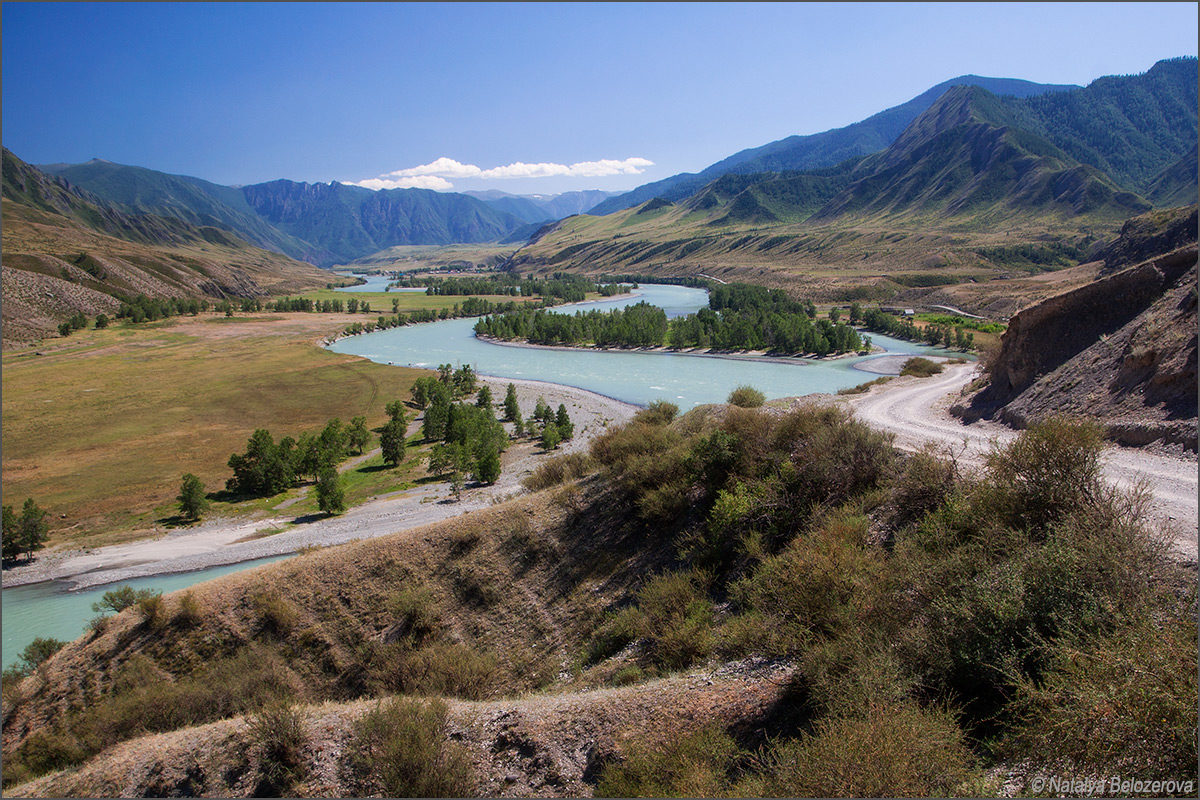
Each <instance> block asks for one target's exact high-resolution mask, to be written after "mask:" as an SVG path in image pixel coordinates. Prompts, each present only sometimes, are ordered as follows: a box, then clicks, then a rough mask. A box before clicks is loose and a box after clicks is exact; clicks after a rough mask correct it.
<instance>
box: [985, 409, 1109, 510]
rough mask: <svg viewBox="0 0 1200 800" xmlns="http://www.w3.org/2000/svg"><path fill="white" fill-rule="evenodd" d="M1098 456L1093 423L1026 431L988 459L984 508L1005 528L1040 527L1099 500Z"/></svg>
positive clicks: (1059, 422) (1054, 423)
mask: <svg viewBox="0 0 1200 800" xmlns="http://www.w3.org/2000/svg"><path fill="white" fill-rule="evenodd" d="M1100 451H1101V434H1100V428H1099V426H1098V425H1096V424H1095V423H1091V422H1082V421H1069V420H1066V419H1061V418H1051V419H1047V420H1045V421H1042V422H1039V423H1036V424H1034V425H1030V426H1029V428H1028V430H1025V431H1022V432H1021V435H1020V436H1018V437H1017V438H1016V439H1015V440H1013V441H1012V443H1010V444H1009V445H1008V446H1006V447H998V448H996V449H995V450H993V451H992V452H991V453H990V454H989V455H988V457H987V465H988V485H989V487H990V488H991V490H992V491H991V492H990V494H989V496H988V497H987V498H986V500H985V502H986V503H987V504H988V505H989V506H991V507H992V508H993V509H994V510H995V511H996V512H997V513H999V514H1000V515H1001V517H1002V519H1004V521H1005V522H1007V523H1008V524H1011V525H1018V526H1033V527H1044V526H1045V525H1047V524H1048V523H1049V522H1050V521H1051V520H1053V519H1056V518H1059V517H1062V516H1064V515H1065V514H1068V513H1070V512H1072V511H1076V510H1079V509H1082V508H1083V507H1084V506H1086V505H1088V504H1091V503H1093V502H1094V501H1095V499H1096V498H1097V497H1098V495H1099V493H1100V486H1101V482H1100V481H1101V479H1100Z"/></svg>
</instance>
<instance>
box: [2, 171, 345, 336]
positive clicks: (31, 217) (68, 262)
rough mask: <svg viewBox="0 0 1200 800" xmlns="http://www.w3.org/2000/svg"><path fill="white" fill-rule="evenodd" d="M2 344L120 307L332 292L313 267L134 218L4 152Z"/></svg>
mask: <svg viewBox="0 0 1200 800" xmlns="http://www.w3.org/2000/svg"><path fill="white" fill-rule="evenodd" d="M3 172H4V187H3V220H4V225H3V252H4V268H3V270H2V272H0V275H2V279H3V297H4V312H3V313H4V328H3V332H4V341H5V343H6V344H7V343H10V342H15V341H23V340H33V339H39V338H42V337H44V336H45V335H47V334H49V333H50V332H51V331H53V330H54V329H55V328H56V327H57V325H58V323H59V322H60V321H61V320H63V319H65V318H66V317H68V316H70V315H71V314H74V313H76V312H83V313H85V314H87V315H89V316H92V315H96V314H100V313H105V314H108V315H110V316H111V315H112V314H113V313H114V312H115V311H116V310H117V308H118V306H119V305H120V303H121V301H122V300H128V299H132V298H134V297H136V296H137V295H146V296H148V297H156V298H167V297H174V298H180V297H197V298H198V297H207V298H211V299H226V298H235V297H255V296H258V297H266V296H270V295H273V294H283V293H287V292H294V291H302V290H305V289H312V288H317V287H321V286H324V285H326V283H328V281H329V274H328V273H327V272H325V271H324V270H320V269H318V268H316V267H314V266H312V265H311V264H306V263H302V262H299V261H295V260H293V259H292V258H289V257H288V256H286V255H283V254H280V253H277V252H273V251H271V250H267V249H263V248H261V247H258V246H255V245H253V244H251V243H250V242H247V241H246V240H245V239H243V238H241V237H239V236H238V235H237V234H235V233H232V232H230V230H228V229H227V228H223V227H216V226H214V225H210V224H196V223H193V222H189V221H187V220H184V219H180V218H179V217H177V216H173V215H169V214H164V215H159V214H150V213H133V212H131V211H130V210H129V209H128V208H127V207H123V206H118V205H116V204H113V203H110V202H109V201H107V200H105V199H103V198H102V197H99V196H97V195H96V194H93V193H92V192H89V191H87V190H86V189H81V188H79V187H78V186H74V185H72V184H71V183H69V182H67V181H66V180H64V179H63V178H60V177H58V176H55V175H50V174H48V173H46V172H43V171H41V170H39V169H37V168H36V167H33V166H31V165H29V164H26V163H25V162H24V161H22V160H21V159H19V158H17V157H16V156H15V155H13V154H12V153H11V152H9V151H8V150H7V149H5V150H4V151H3Z"/></svg>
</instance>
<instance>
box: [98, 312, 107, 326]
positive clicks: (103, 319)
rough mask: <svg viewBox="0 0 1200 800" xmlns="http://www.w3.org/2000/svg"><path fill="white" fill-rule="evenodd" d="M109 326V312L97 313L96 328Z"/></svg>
mask: <svg viewBox="0 0 1200 800" xmlns="http://www.w3.org/2000/svg"><path fill="white" fill-rule="evenodd" d="M107 327H108V315H107V314H97V315H96V330H101V329H103V328H107Z"/></svg>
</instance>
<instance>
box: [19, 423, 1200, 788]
mask: <svg viewBox="0 0 1200 800" xmlns="http://www.w3.org/2000/svg"><path fill="white" fill-rule="evenodd" d="M673 417H674V414H673V410H672V409H670V408H669V407H667V406H664V405H655V406H652V407H651V408H649V409H647V410H646V411H644V412H642V413H641V414H640V415H639V416H638V417H637V418H636V419H635V420H634V421H633V422H632V423H630V424H629V425H628V426H625V427H622V428H615V429H613V430H611V431H609V432H608V433H606V434H604V435H602V436H601V437H599V438H598V439H597V440H595V442H594V443H593V446H592V449H591V453H590V456H588V457H585V456H582V455H580V454H576V455H573V456H570V457H566V458H564V459H561V460H559V461H556V462H552V463H551V464H548V465H547V466H546V467H544V468H543V469H541V470H539V471H538V472H537V473H535V474H534V475H533V476H532V478H531V479H530V482H529V487H530V488H531V489H532V490H533V493H532V494H529V495H526V496H523V497H520V498H517V499H514V500H511V501H509V502H507V503H505V504H503V505H499V506H494V507H492V508H489V509H484V510H482V511H479V512H476V513H473V514H470V515H466V516H463V517H460V518H458V519H456V520H454V521H451V522H446V523H441V524H438V525H433V526H427V527H424V528H419V529H416V530H412V531H406V532H403V533H398V534H395V535H393V536H389V537H382V538H378V539H373V540H369V541H365V542H359V543H352V544H349V545H344V546H340V547H336V548H327V549H324V550H320V551H316V552H309V553H306V554H303V555H300V556H298V557H297V558H295V559H292V560H290V561H286V562H282V563H279V564H275V565H271V566H269V567H266V568H262V569H259V570H255V571H252V572H246V573H241V574H237V575H233V576H228V577H226V578H223V579H220V580H218V581H213V582H209V583H206V584H201V585H198V586H195V587H192V588H191V589H190V590H188V591H187V592H185V593H177V594H175V595H172V596H169V597H166V598H163V599H162V600H158V601H149V600H148V601H146V602H144V603H140V604H138V605H135V606H134V607H131V608H129V609H127V610H126V611H123V612H122V613H121V614H119V615H117V616H116V617H115V618H113V619H110V620H108V621H107V622H106V623H104V624H101V625H98V626H96V628H95V630H94V631H93V632H91V633H89V634H87V635H85V636H84V637H82V638H81V639H79V640H77V641H75V642H73V643H70V644H68V645H66V646H65V647H64V648H62V649H61V650H59V651H58V652H57V653H56V654H54V655H52V656H50V657H49V658H48V659H47V660H46V661H45V662H44V663H43V664H42V665H41V666H39V667H38V668H37V669H36V670H35V671H34V672H33V673H32V674H31V675H29V677H27V678H25V679H24V680H23V681H21V682H19V683H6V685H5V691H4V708H3V718H4V733H3V748H4V749H3V752H4V756H5V760H4V764H5V770H4V777H5V794H6V795H13V796H18V795H21V796H24V795H59V796H61V795H77V794H91V795H111V794H158V795H163V794H179V793H187V794H198V793H204V794H219V795H228V796H244V795H251V794H269V795H299V796H309V795H329V794H333V795H339V796H351V795H357V794H370V793H379V794H383V795H387V796H405V795H410V794H412V795H420V796H431V795H435V794H449V795H456V796H471V795H499V796H510V795H522V796H523V795H530V794H537V795H547V796H562V795H586V794H593V793H595V794H604V795H610V796H644V795H690V796H723V795H738V796H812V795H827V796H828V795H832V796H842V795H846V796H864V795H870V796H878V795H916V796H927V795H942V794H966V795H979V794H993V793H997V792H998V791H1000V789H1001V786H1002V784H1003V783H1005V782H1006V781H1017V782H1018V783H1019V784H1020V785H1021V786H1022V787H1026V789H1025V791H1030V789H1028V787H1029V786H1031V785H1032V784H1031V783H1030V781H1032V779H1033V778H1036V777H1038V776H1044V775H1046V774H1054V775H1062V776H1070V777H1083V776H1087V775H1095V774H1102V775H1110V774H1121V775H1137V776H1138V777H1139V778H1141V779H1146V780H1187V779H1194V778H1195V761H1196V738H1195V735H1196V707H1195V695H1196V680H1195V675H1196V626H1195V620H1194V603H1195V591H1194V577H1189V576H1188V575H1187V574H1186V573H1185V572H1184V571H1183V570H1182V569H1181V568H1180V567H1179V566H1177V565H1175V564H1173V563H1172V562H1171V561H1170V560H1168V559H1167V558H1165V557H1164V555H1163V550H1162V546H1161V542H1160V540H1159V537H1158V536H1157V535H1156V534H1155V533H1154V532H1152V531H1149V530H1147V529H1146V528H1145V527H1144V525H1143V523H1142V522H1141V517H1140V516H1139V504H1138V501H1137V499H1136V498H1134V497H1128V496H1126V495H1123V494H1121V493H1119V492H1114V491H1113V490H1110V489H1107V488H1105V487H1104V486H1103V485H1102V483H1101V482H1100V479H1099V474H1098V469H1099V449H1098V443H1099V440H1098V437H1097V435H1096V432H1095V431H1094V430H1092V429H1089V428H1087V427H1079V426H1072V425H1068V424H1065V423H1061V422H1057V421H1051V422H1048V423H1046V424H1044V425H1041V426H1037V427H1035V428H1033V429H1031V430H1030V431H1028V432H1026V433H1025V434H1024V435H1023V436H1022V437H1021V438H1020V439H1018V440H1017V441H1016V442H1015V443H1013V444H1011V445H1009V446H1008V447H1006V448H1004V449H1000V450H997V451H996V452H995V453H994V454H993V456H992V457H991V459H989V464H988V468H987V470H986V471H985V472H984V473H983V474H981V475H978V476H968V475H962V474H960V473H959V472H958V470H957V468H956V466H955V463H954V461H953V460H952V459H951V458H949V457H946V456H941V455H938V454H936V453H933V452H925V453H918V454H915V455H911V456H905V455H902V454H901V453H899V452H897V451H895V450H893V449H892V447H891V446H890V443H889V440H888V438H887V437H886V436H885V435H882V434H879V433H875V432H873V431H871V430H870V429H868V428H866V427H864V426H863V425H861V424H859V423H857V422H854V421H852V420H850V419H848V418H847V417H846V416H845V415H844V414H843V412H840V411H837V410H834V409H831V408H821V407H816V406H810V407H804V408H800V409H798V410H793V411H791V412H787V413H783V412H778V411H770V410H760V409H740V408H736V407H725V406H710V407H702V408H700V409H696V410H693V411H692V412H689V414H687V415H686V416H684V417H682V418H680V419H677V420H676V419H673ZM1189 587H1190V588H1189ZM618 687H619V688H618ZM431 765H433V768H432V769H431ZM37 775H44V777H41V778H38V779H36V780H33V781H32V782H26V781H28V780H29V779H31V778H33V777H34V776H37ZM1018 791H1020V789H1019V790H1018Z"/></svg>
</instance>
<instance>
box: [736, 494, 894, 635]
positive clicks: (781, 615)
mask: <svg viewBox="0 0 1200 800" xmlns="http://www.w3.org/2000/svg"><path fill="white" fill-rule="evenodd" d="M866 534H867V519H866V518H865V517H850V516H846V515H833V516H832V517H831V518H827V519H825V520H824V521H823V522H822V523H821V524H818V525H817V526H816V527H815V528H814V529H813V530H812V532H811V533H809V534H808V535H802V536H798V537H797V538H796V539H794V540H793V541H792V543H791V544H789V545H788V546H787V547H786V548H785V549H784V550H783V551H782V552H781V553H780V554H779V555H777V556H771V557H769V558H767V559H765V560H764V561H763V562H762V564H761V565H760V566H759V568H758V569H757V570H755V572H754V574H753V575H751V576H750V577H748V578H745V579H743V580H741V581H739V582H737V583H735V584H734V586H733V587H732V595H733V597H734V598H735V600H736V602H737V605H738V607H740V608H743V609H749V610H754V611H757V612H758V613H759V614H761V615H762V616H763V617H764V618H765V619H766V621H767V622H768V624H769V626H770V629H771V633H772V635H773V636H774V637H775V638H776V641H777V643H778V645H782V646H783V647H784V649H786V650H787V651H789V652H793V653H798V652H800V651H802V650H803V649H804V648H805V647H806V646H807V644H808V643H809V642H810V641H811V640H812V638H813V637H814V636H818V635H819V636H832V635H837V634H838V633H840V632H843V631H846V630H850V629H853V628H854V627H855V626H856V625H857V624H858V622H859V621H860V619H861V618H862V615H863V613H864V612H863V608H862V604H863V603H864V602H865V601H866V600H867V599H868V598H872V597H874V596H875V594H876V591H877V588H876V587H878V586H879V585H881V584H886V564H885V563H884V560H883V558H882V557H881V555H880V553H879V551H878V550H876V549H874V548H870V547H867V546H866V544H865V539H866Z"/></svg>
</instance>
